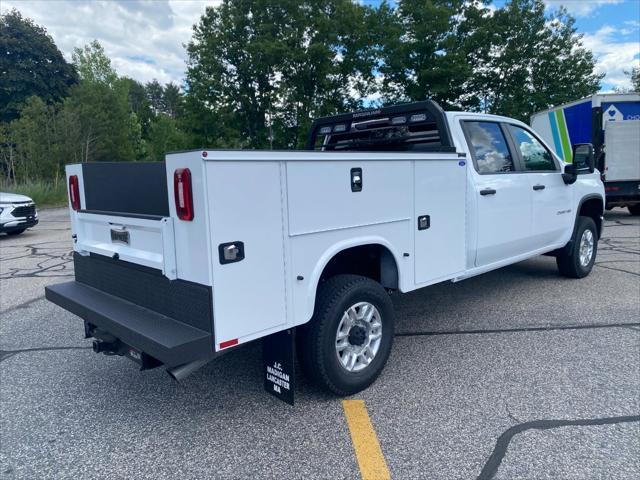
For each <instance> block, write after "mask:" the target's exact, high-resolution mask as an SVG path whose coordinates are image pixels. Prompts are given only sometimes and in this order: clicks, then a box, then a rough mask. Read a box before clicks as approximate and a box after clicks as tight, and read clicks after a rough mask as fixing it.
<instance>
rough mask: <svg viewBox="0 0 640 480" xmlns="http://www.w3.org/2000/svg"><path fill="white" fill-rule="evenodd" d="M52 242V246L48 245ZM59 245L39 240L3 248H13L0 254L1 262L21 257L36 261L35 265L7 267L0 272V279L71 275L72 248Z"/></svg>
mask: <svg viewBox="0 0 640 480" xmlns="http://www.w3.org/2000/svg"><path fill="white" fill-rule="evenodd" d="M51 244H53V246H50V245H51ZM68 248H69V247H67V246H64V247H61V246H59V243H58V242H41V243H32V244H27V245H11V246H7V247H4V248H3V250H6V249H13V251H12V252H7V253H6V254H4V255H2V256H0V261H1V262H9V261H14V260H21V259H25V258H28V259H32V260H35V261H36V264H35V266H33V265H29V266H27V267H8V268H7V269H6V271H5V272H3V273H0V279H1V280H11V279H14V278H34V277H70V276H72V275H73V250H69V249H68Z"/></svg>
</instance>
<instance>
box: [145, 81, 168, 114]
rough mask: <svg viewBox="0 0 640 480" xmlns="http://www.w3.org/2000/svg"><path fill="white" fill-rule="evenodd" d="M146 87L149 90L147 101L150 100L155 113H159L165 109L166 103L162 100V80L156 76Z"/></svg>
mask: <svg viewBox="0 0 640 480" xmlns="http://www.w3.org/2000/svg"><path fill="white" fill-rule="evenodd" d="M144 89H145V91H146V92H147V101H148V102H149V105H150V106H151V110H152V111H153V113H154V114H156V115H157V114H158V113H160V112H162V111H164V104H163V101H162V95H163V93H164V89H163V88H162V85H161V84H160V82H158V80H156V79H155V78H154V79H153V80H152V81H150V82H147V84H146V85H145V86H144Z"/></svg>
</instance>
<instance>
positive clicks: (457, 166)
mask: <svg viewBox="0 0 640 480" xmlns="http://www.w3.org/2000/svg"><path fill="white" fill-rule="evenodd" d="M466 163H467V161H466V160H464V161H463V160H459V159H455V160H426V161H416V162H415V176H414V191H415V212H414V213H415V220H414V223H413V229H414V231H415V256H414V258H415V282H416V285H422V284H427V283H435V282H438V281H440V280H441V279H446V278H448V277H452V276H454V274H456V273H459V272H462V271H463V270H464V268H465V263H466V260H465V256H466V249H465V241H466V240H465V224H466V216H465V215H466V191H467V185H466V183H467V165H466ZM425 217H426V219H425ZM421 220H422V222H421ZM425 222H426V224H425ZM420 223H422V224H420Z"/></svg>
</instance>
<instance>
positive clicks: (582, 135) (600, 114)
mask: <svg viewBox="0 0 640 480" xmlns="http://www.w3.org/2000/svg"><path fill="white" fill-rule="evenodd" d="M531 126H532V127H533V129H534V130H535V131H536V132H538V133H539V134H540V135H541V136H542V138H543V139H544V140H545V141H546V142H547V143H548V144H549V145H551V146H552V147H553V148H554V150H555V152H556V154H557V155H558V156H559V157H560V158H561V159H563V160H564V161H566V162H571V157H572V154H571V145H572V144H575V143H591V144H593V146H594V149H595V156H596V167H597V168H598V170H599V171H600V173H601V175H602V181H603V182H604V185H605V192H606V196H607V205H606V208H607V209H611V208H613V207H627V208H628V209H629V211H630V213H631V214H632V215H640V94H638V93H616V94H596V95H593V96H591V97H587V98H583V99H581V100H577V101H575V102H571V103H567V104H564V105H559V106H557V107H554V108H552V109H550V110H545V111H543V112H539V113H536V114H535V115H533V116H532V117H531Z"/></svg>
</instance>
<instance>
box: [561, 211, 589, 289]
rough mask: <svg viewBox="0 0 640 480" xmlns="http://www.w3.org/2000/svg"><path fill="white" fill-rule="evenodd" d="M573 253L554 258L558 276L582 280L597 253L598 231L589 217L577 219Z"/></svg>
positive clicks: (587, 273)
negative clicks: (558, 272)
mask: <svg viewBox="0 0 640 480" xmlns="http://www.w3.org/2000/svg"><path fill="white" fill-rule="evenodd" d="M572 250H573V251H572V252H571V255H568V254H567V253H566V252H565V251H563V252H561V253H559V254H558V255H557V256H556V263H557V264H558V270H559V271H560V274H561V275H563V276H565V277H569V278H584V277H586V276H587V275H589V273H590V272H591V269H592V268H593V264H594V263H595V261H596V254H597V253H598V230H597V228H596V223H595V222H594V221H593V219H592V218H591V217H578V226H577V228H576V231H575V235H574V237H573V249H572Z"/></svg>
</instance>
